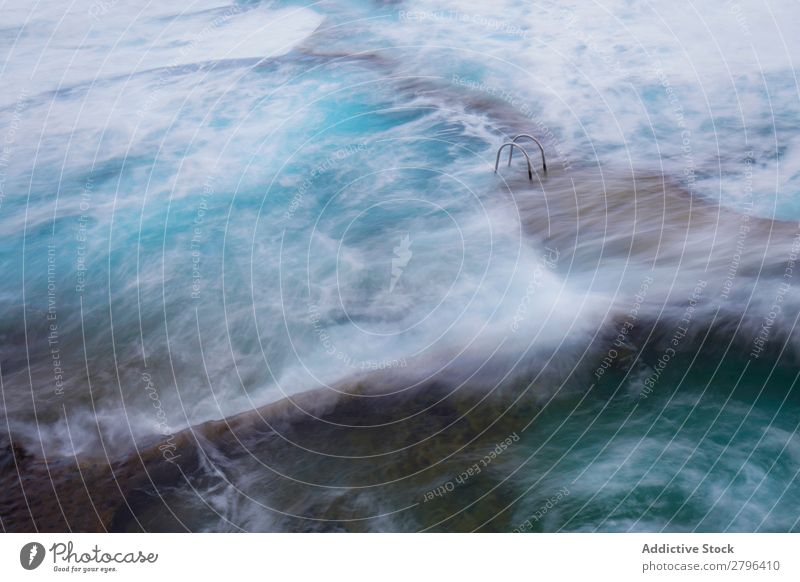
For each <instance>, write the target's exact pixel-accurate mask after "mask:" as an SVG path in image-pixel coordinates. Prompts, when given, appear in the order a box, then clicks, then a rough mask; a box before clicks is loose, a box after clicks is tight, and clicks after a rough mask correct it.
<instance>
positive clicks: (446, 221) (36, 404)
mask: <svg viewBox="0 0 800 582" xmlns="http://www.w3.org/2000/svg"><path fill="white" fill-rule="evenodd" d="M2 10H3V16H4V18H3V24H2V25H0V47H1V48H0V50H2V53H3V65H2V68H0V80H2V85H3V86H4V87H5V89H4V90H3V92H2V93H1V94H0V143H2V144H3V149H2V150H0V267H1V268H2V273H3V277H2V280H0V339H2V357H1V358H0V377H1V378H2V403H1V404H2V411H3V423H2V424H3V429H2V433H3V435H4V440H10V441H13V442H14V443H16V444H17V445H18V446H20V447H22V448H23V449H24V450H25V451H26V452H27V454H30V455H32V456H33V457H35V458H37V459H42V460H49V461H54V460H55V461H58V460H63V459H73V460H75V459H77V462H79V463H82V462H84V461H85V460H92V462H96V461H98V460H99V462H100V463H101V464H104V465H107V466H110V467H118V466H120V465H121V464H123V463H128V462H129V461H126V460H125V459H130V458H132V457H131V456H132V455H133V456H136V455H139V459H140V460H141V459H142V455H141V451H145V450H152V447H153V446H154V443H156V444H157V443H166V448H165V447H164V446H163V445H162V447H161V449H160V450H161V452H162V453H164V452H165V451H167V452H169V454H168V455H167V454H166V453H165V454H164V455H161V457H163V458H158V459H157V462H158V463H160V464H162V465H163V464H164V463H168V464H171V463H172V462H173V460H174V459H176V458H181V459H183V461H186V462H187V463H188V464H187V465H185V466H183V465H180V463H181V462H183V461H179V462H178V463H177V464H178V466H179V467H180V469H181V471H180V475H178V476H170V477H169V479H166V480H165V481H160V480H159V479H156V478H154V479H150V480H149V482H148V483H146V484H144V485H141V486H136V487H133V488H132V489H131V491H130V493H129V494H128V495H127V496H126V511H124V512H119V513H117V514H115V516H114V518H113V520H111V521H109V522H107V523H106V525H107V526H108V527H113V528H116V529H130V530H141V529H146V530H184V529H189V530H212V531H216V530H225V531H227V530H267V531H272V530H291V531H295V530H309V529H311V530H326V531H327V530H358V531H361V530H366V531H375V530H390V531H394V530H414V531H416V530H457V531H472V530H491V531H512V530H517V531H631V530H634V531H695V530H696V531H729V530H730V531H756V530H757V531H796V530H797V529H798V528H800V515H798V514H797V511H796V507H797V506H798V502H800V487H799V486H798V482H797V476H798V472H800V439H798V435H797V427H798V426H797V425H798V422H800V401H799V400H798V396H797V392H796V390H795V385H796V382H797V374H798V367H797V365H798V355H800V353H799V350H798V348H800V337H798V332H797V331H796V324H797V318H798V315H800V311H798V307H800V294H798V292H797V283H796V276H797V271H798V266H797V265H796V264H795V261H796V260H797V257H798V255H800V238H798V237H800V226H799V225H800V132H798V131H797V127H798V122H800V102H798V96H799V95H800V92H799V91H798V89H799V88H800V87H799V86H798V79H797V74H796V70H795V59H796V58H797V57H800V44H798V42H800V41H798V40H797V37H796V35H795V34H793V32H794V31H795V30H796V29H797V27H798V25H800V10H798V9H797V7H796V6H795V5H794V3H792V2H789V1H786V2H770V3H769V4H766V3H760V2H755V1H753V2H750V1H744V0H740V1H737V2H730V1H723V0H714V1H713V2H705V3H702V4H700V3H692V2H678V3H677V4H676V3H670V4H669V6H667V5H666V4H661V3H653V2H627V1H612V0H609V1H603V2H597V3H584V2H574V3H564V2H549V1H545V2H536V3H534V4H530V3H523V2H517V1H513V0H502V1H501V2H495V3H491V5H490V4H488V3H487V4H486V5H484V6H475V5H474V4H473V3H468V2H464V1H463V0H447V1H445V2H441V1H440V2H435V3H434V2H428V1H426V0H421V1H416V2H404V1H401V2H375V1H366V0H364V1H358V0H350V1H348V0H338V1H335V2H319V3H308V2H282V1H275V2H239V3H235V4H228V3H226V2H205V1H199V2H193V3H190V4H188V5H187V6H186V7H181V8H171V7H163V6H161V7H159V6H151V5H147V6H144V7H139V6H137V7H131V6H129V5H127V4H125V3H121V2H120V3H117V2H115V1H114V0H86V1H79V2H74V3H71V4H69V5H64V4H63V3H58V2H40V3H37V4H36V5H35V6H28V5H24V4H22V3H17V4H13V5H11V6H7V7H4V8H3V9H2ZM518 133H530V134H533V135H535V136H537V137H538V138H539V139H540V140H541V141H542V143H543V146H544V149H545V152H546V155H547V165H548V172H547V173H545V172H543V171H542V170H541V168H540V166H539V159H538V158H537V156H535V155H532V157H531V159H532V164H533V170H534V177H533V180H532V181H530V182H529V181H528V179H527V175H526V173H525V165H524V162H523V157H522V156H521V155H520V154H519V153H515V156H514V160H513V162H511V164H510V165H507V161H506V158H505V157H503V159H502V160H501V163H500V169H499V172H498V173H497V174H495V173H493V170H494V164H495V154H496V152H497V148H498V147H499V146H500V145H501V144H502V143H504V142H507V141H509V140H510V138H511V137H512V136H513V135H515V134H518ZM528 151H530V152H535V149H533V148H528ZM276 406H278V407H279V408H276ZM280 406H284V407H285V408H280ZM243 418H244V419H246V420H241V419H243ZM253 418H256V419H259V420H260V421H261V422H262V424H263V423H266V424H265V426H267V427H268V428H269V431H267V432H264V431H266V429H265V428H264V426H259V428H257V429H254V428H253V424H252V423H253V422H254V421H253V420H252V419H253ZM220 419H239V420H233V421H230V423H229V426H230V427H232V428H230V432H225V431H222V430H217V429H213V430H206V429H202V430H197V431H195V429H194V428H192V427H199V426H209V425H204V424H203V423H208V422H209V421H217V420H220ZM226 422H227V421H226ZM256 424H258V422H256ZM214 426H216V425H214ZM187 430H188V432H187ZM187 434H189V435H192V437H191V438H189V439H188V444H186V441H182V440H181V439H183V438H184V436H181V435H187ZM198 435H199V436H198ZM174 442H181V443H184V444H180V445H174V444H172V443H174ZM503 444H504V445H505V446H503ZM187 448H188V449H190V450H191V452H190V451H187V450H185V449H187ZM497 451H500V452H497ZM144 456H145V458H146V455H144ZM156 456H157V457H159V455H156ZM167 457H170V458H167ZM487 459H488V461H487ZM151 462H152V461H150V460H141V471H139V472H140V473H143V474H147V475H149V474H150V472H151V471H152V465H149V464H148V463H151ZM125 466H127V465H125ZM103 491H104V490H103V489H102V488H99V487H98V489H97V492H96V494H95V498H102V497H103V496H104V495H105V493H104V492H103ZM65 494H68V493H66V492H65ZM56 495H57V496H58V493H57V494H56ZM89 496H90V497H92V489H91V486H90V487H89ZM165 508H166V509H167V510H168V511H165ZM8 519H9V518H8V516H7V515H6V516H5V517H4V520H5V521H6V522H7V521H8ZM67 521H68V520H67ZM40 525H41V524H40ZM4 527H5V526H4Z"/></svg>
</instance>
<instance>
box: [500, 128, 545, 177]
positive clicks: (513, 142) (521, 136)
mask: <svg viewBox="0 0 800 582" xmlns="http://www.w3.org/2000/svg"><path fill="white" fill-rule="evenodd" d="M521 139H529V140H531V141H533V142H535V143H536V145H537V146H539V151H540V152H541V153H542V171H543V172H544V173H545V174H546V173H547V161H546V160H545V157H544V147H542V143H541V142H540V141H539V140H538V139H536V138H535V137H533V136H532V135H530V134H527V133H520V134H518V135H516V136H514V139H512V140H511V141H508V142H506V143H504V144H503V145H501V146H500V149H499V150H497V159H496V160H495V162H494V173H495V174H496V173H497V168H498V167H499V165H500V154H501V153H502V151H503V148H505V147H509V148H511V149H510V150H509V152H508V165H509V167H510V166H511V159H512V157H513V155H514V148H515V147H516V148H519V149H520V151H521V152H522V154H523V155H524V156H525V161H526V162H527V163H528V180H530V181H533V170H532V169H531V157H530V156H529V155H528V152H527V151H525V148H523V147H522V146H521V145H519V144H518V143H517V141H518V140H521Z"/></svg>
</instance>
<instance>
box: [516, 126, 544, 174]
mask: <svg viewBox="0 0 800 582" xmlns="http://www.w3.org/2000/svg"><path fill="white" fill-rule="evenodd" d="M523 137H524V138H528V139H530V140H533V141H535V142H536V145H538V146H539V151H541V152H542V170H543V171H544V173H545V174H546V173H547V162H546V161H545V160H544V147H543V146H542V142H540V141H539V140H538V139H536V138H535V137H533V136H532V135H530V134H529V133H520V134H519V135H516V136H514V139H512V140H511V143H517V140H518V139H521V138H523ZM513 155H514V148H511V151H510V152H508V165H509V166H510V165H511V156H513Z"/></svg>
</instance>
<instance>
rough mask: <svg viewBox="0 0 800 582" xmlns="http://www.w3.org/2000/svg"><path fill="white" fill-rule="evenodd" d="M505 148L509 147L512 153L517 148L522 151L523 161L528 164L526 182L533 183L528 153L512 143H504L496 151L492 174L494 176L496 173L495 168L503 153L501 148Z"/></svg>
mask: <svg viewBox="0 0 800 582" xmlns="http://www.w3.org/2000/svg"><path fill="white" fill-rule="evenodd" d="M506 146H510V147H511V151H512V152H513V151H514V148H515V147H517V148H519V149H520V150H521V151H522V153H523V155H524V156H525V160H526V161H527V162H528V180H530V181H531V182H532V181H533V170H532V169H531V158H530V156H529V155H528V152H526V151H525V148H524V147H522V146H521V145H519V144H518V143H514V142H513V141H507V142H506V143H504V144H503V145H501V146H500V149H499V150H497V159H496V160H495V162H494V173H495V174H496V173H497V168H498V166H499V165H500V153H501V152H502V151H503V148H504V147H506ZM509 163H510V162H509Z"/></svg>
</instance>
